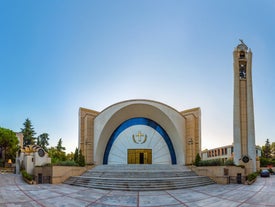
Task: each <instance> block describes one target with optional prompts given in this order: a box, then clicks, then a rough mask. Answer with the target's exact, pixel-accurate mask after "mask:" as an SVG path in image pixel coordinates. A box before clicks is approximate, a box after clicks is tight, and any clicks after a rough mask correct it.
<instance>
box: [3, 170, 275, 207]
mask: <svg viewBox="0 0 275 207" xmlns="http://www.w3.org/2000/svg"><path fill="white" fill-rule="evenodd" d="M0 206H1V207H2V206H3V207H4V206H6V207H19V206H25V207H31V206H49V207H53V206H62V207H66V206H70V207H73V206H95V207H104V206H106V207H118V206H124V207H126V206H138V207H139V206H140V207H141V206H144V207H145V206H147V207H152V206H167V207H170V206H171V207H179V206H192V207H197V206H207V207H211V206H217V207H224V206H230V207H234V206H241V207H248V206H249V207H256V206H258V207H260V206H261V207H262V206H274V207H275V175H273V176H271V177H270V178H260V177H258V179H257V181H256V182H255V183H254V184H253V185H240V184H230V185H218V184H214V185H208V186H203V187H195V188H189V189H181V190H167V191H149V192H148V191H147V192H129V191H112V190H98V189H91V188H84V187H76V186H70V185H66V184H59V185H50V184H40V185H28V184H26V183H25V182H24V181H22V178H21V176H19V175H14V174H0Z"/></svg>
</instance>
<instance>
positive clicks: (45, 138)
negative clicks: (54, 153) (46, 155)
mask: <svg viewBox="0 0 275 207" xmlns="http://www.w3.org/2000/svg"><path fill="white" fill-rule="evenodd" d="M49 139H50V138H49V134H48V133H43V134H40V135H39V136H38V137H37V145H39V146H40V147H42V148H43V149H44V150H45V151H46V152H48V148H47V146H49Z"/></svg>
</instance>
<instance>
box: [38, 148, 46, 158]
mask: <svg viewBox="0 0 275 207" xmlns="http://www.w3.org/2000/svg"><path fill="white" fill-rule="evenodd" d="M38 155H39V156H40V157H44V155H45V151H44V150H43V149H39V150H38Z"/></svg>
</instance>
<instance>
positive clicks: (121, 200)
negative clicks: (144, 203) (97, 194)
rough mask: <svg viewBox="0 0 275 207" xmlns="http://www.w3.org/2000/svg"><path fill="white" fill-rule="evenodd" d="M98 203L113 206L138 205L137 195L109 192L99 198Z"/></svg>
mask: <svg viewBox="0 0 275 207" xmlns="http://www.w3.org/2000/svg"><path fill="white" fill-rule="evenodd" d="M96 203H101V204H105V205H112V206H137V196H135V195H124V194H115V195H110V194H107V195H105V196H103V197H101V198H100V199H98V200H97V202H96Z"/></svg>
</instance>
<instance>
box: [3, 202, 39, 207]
mask: <svg viewBox="0 0 275 207" xmlns="http://www.w3.org/2000/svg"><path fill="white" fill-rule="evenodd" d="M4 206H5V207H37V206H38V204H37V203H36V202H34V201H32V202H19V203H7V204H6V205H4ZM4 206H2V205H1V207H4Z"/></svg>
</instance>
